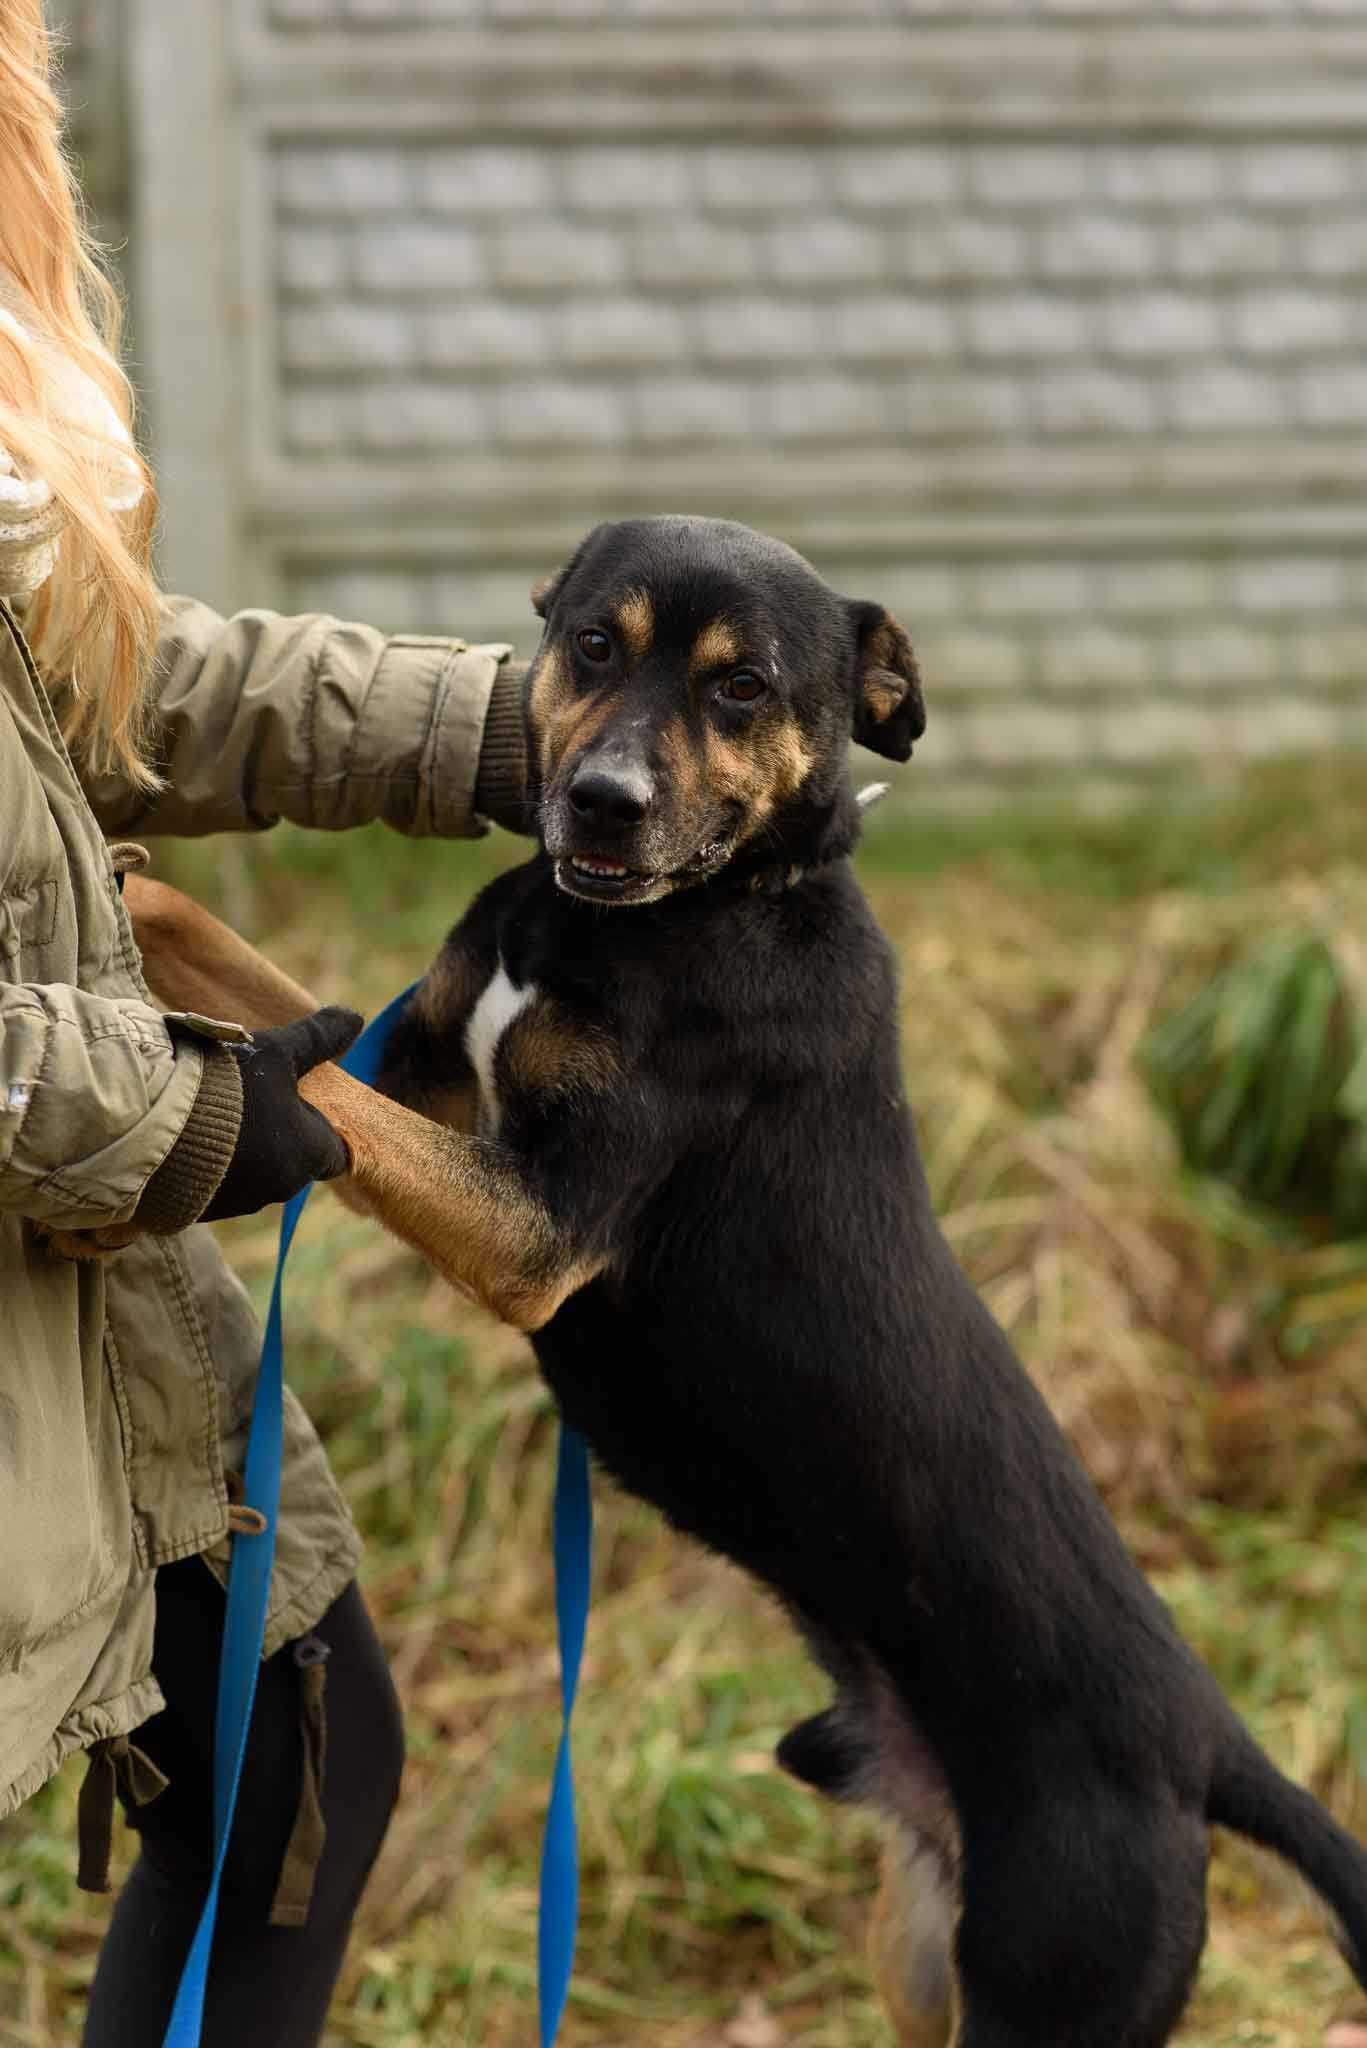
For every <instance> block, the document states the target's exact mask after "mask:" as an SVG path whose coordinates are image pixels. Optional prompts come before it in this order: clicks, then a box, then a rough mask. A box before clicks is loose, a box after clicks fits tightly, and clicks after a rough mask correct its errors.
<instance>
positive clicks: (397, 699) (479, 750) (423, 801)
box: [89, 598, 525, 838]
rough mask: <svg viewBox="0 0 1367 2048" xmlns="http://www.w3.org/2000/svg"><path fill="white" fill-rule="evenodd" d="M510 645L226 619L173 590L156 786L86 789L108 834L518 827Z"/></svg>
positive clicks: (518, 685)
mask: <svg viewBox="0 0 1367 2048" xmlns="http://www.w3.org/2000/svg"><path fill="white" fill-rule="evenodd" d="M508 653H509V650H508V649H507V648H506V647H467V646H466V645H465V643H464V642H463V641H460V640H443V639H432V638H426V637H424V636H421V635H416V634H396V635H394V636H392V637H386V636H385V635H384V634H382V633H378V632H376V631H374V630H373V628H371V627H369V626H360V625H352V624H347V623H344V622H343V621H341V620H338V619H334V618H329V617H327V616H326V615H322V614H316V613H315V614H308V615H305V616H303V617H299V618H285V617H282V616H280V615H279V614H277V613H274V612H264V611H246V612H238V613H237V614H236V615H235V616H234V617H232V618H229V619H224V618H221V617H220V616H219V614H218V613H217V612H215V611H212V610H211V609H210V608H209V606H208V605H202V604H197V603H195V602H193V601H192V600H190V599H187V598H168V599H167V600H166V613H165V623H164V627H163V631H162V637H161V642H160V648H159V659H158V664H157V679H156V682H155V684H154V691H155V699H156V708H155V725H156V733H157V738H156V765H157V766H158V767H159V768H160V770H161V772H162V774H163V775H164V777H165V780H166V787H165V788H164V789H163V790H162V791H161V792H160V793H159V794H157V795H155V796H153V797H151V798H148V797H147V796H145V795H143V794H141V793H139V792H137V791H134V790H132V789H130V788H129V786H128V785H127V784H126V783H124V782H123V781H121V780H120V779H119V778H117V777H107V778H104V779H102V780H100V781H98V782H96V783H94V784H93V786H91V787H90V788H89V794H90V797H91V801H92V803H93V804H94V807H95V811H96V815H97V816H98V818H99V820H100V823H101V824H102V825H103V827H104V828H105V830H106V831H108V832H121V833H127V832H136V833H138V834H140V835H142V834H151V833H156V832H166V833H176V834H179V835H182V836H184V837H193V836H197V835H199V834H202V833H206V832H243V831H255V830H259V829H261V828H263V827H265V826H268V825H274V824H276V823H277V822H278V821H279V820H280V819H281V818H287V819H289V820H291V821H292V822H293V823H295V824H298V825H310V826H314V827H317V828H318V829H320V830H323V831H339V830H342V829H343V828H345V827H347V826H350V825H367V824H371V823H373V822H374V821H375V820H377V819H379V820H383V822H384V823H385V824H387V825H392V826H393V827H394V828H395V829H396V830H397V831H400V832H405V833H408V834H410V835H411V836H413V837H423V836H427V835H432V834H435V835H438V836H440V837H442V838H469V837H472V836H474V835H475V834H477V833H478V832H480V831H482V830H483V820H484V819H485V818H493V819H495V820H496V821H497V822H498V823H500V824H505V825H507V826H509V827H510V828H511V829H513V830H517V829H520V828H521V827H522V825H523V813H522V786H523V742H522V680H523V676H524V673H525V671H524V669H523V668H522V667H521V666H520V665H514V664H512V663H510V662H509V661H508V660H507V656H508Z"/></svg>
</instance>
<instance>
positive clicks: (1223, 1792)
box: [1206, 1722, 1367, 1989]
mask: <svg viewBox="0 0 1367 2048" xmlns="http://www.w3.org/2000/svg"><path fill="white" fill-rule="evenodd" d="M1206 1814H1207V1817H1208V1819H1210V1820H1212V1821H1214V1822H1215V1823H1216V1824H1217V1825H1218V1826H1220V1827H1223V1828H1233V1829H1234V1831H1235V1832H1236V1833H1237V1834H1240V1835H1247V1836H1248V1838H1249V1840H1250V1841H1254V1842H1257V1843H1259V1844H1260V1845H1261V1846H1262V1847H1263V1848H1265V1849H1271V1850H1272V1851H1273V1852H1274V1854H1275V1855H1278V1856H1280V1857H1282V1858H1283V1859H1284V1861H1286V1862H1287V1863H1290V1864H1293V1865H1294V1866H1295V1868H1296V1869H1297V1870H1299V1871H1300V1873H1301V1875H1302V1876H1303V1877H1305V1878H1306V1879H1307V1880H1308V1881H1309V1883H1310V1884H1311V1885H1313V1887H1314V1889H1315V1890H1316V1891H1317V1892H1318V1893H1319V1895H1320V1897H1321V1898H1322V1899H1323V1900H1324V1901H1325V1903H1326V1904H1327V1905H1328V1906H1330V1907H1331V1908H1332V1910H1333V1913H1334V1916H1335V1918H1336V1920H1337V1921H1338V1928H1339V1943H1340V1946H1341V1947H1342V1949H1343V1953H1344V1958H1345V1960H1346V1961H1347V1963H1348V1967H1349V1968H1350V1969H1351V1970H1352V1972H1353V1975H1354V1976H1355V1977H1356V1978H1357V1980H1358V1982H1359V1984H1361V1985H1362V1986H1363V1988H1364V1989H1367V1850H1364V1849H1363V1848H1362V1847H1361V1846H1360V1845H1359V1844H1358V1843H1357V1842H1355V1841H1354V1840H1353V1838H1352V1836H1351V1835H1350V1834H1349V1833H1348V1832H1347V1831H1346V1829H1344V1828H1341V1827H1340V1826H1339V1825H1338V1823H1337V1821H1334V1820H1331V1819H1330V1817H1329V1815H1328V1814H1327V1813H1326V1812H1325V1810H1324V1808H1323V1807H1322V1806H1321V1805H1320V1803H1319V1801H1318V1800H1317V1799H1314V1798H1312V1797H1311V1795H1310V1793H1308V1792H1305V1791H1303V1790H1302V1789H1301V1787H1300V1786H1299V1785H1294V1784H1292V1782H1291V1780H1290V1779H1289V1778H1284V1777H1283V1776H1282V1774H1281V1772H1280V1771H1279V1770H1278V1769H1277V1767H1276V1765H1275V1764H1274V1763H1273V1762H1272V1761H1271V1759H1270V1758H1268V1757H1266V1756H1264V1755H1263V1752H1262V1751H1261V1750H1260V1749H1259V1747H1258V1745H1257V1743H1256V1742H1255V1741H1254V1740H1253V1737H1252V1736H1251V1735H1250V1734H1249V1733H1248V1731H1247V1729H1245V1728H1242V1727H1240V1726H1239V1724H1238V1723H1237V1722H1236V1723H1234V1724H1233V1725H1232V1727H1231V1730H1230V1736H1229V1741H1228V1743H1227V1746H1226V1748H1225V1752H1224V1754H1223V1756H1222V1757H1221V1758H1220V1760H1219V1761H1218V1762H1217V1764H1216V1767H1215V1771H1214V1774H1213V1777H1212V1780H1211V1787H1210V1796H1209V1799H1208V1801H1207V1805H1206Z"/></svg>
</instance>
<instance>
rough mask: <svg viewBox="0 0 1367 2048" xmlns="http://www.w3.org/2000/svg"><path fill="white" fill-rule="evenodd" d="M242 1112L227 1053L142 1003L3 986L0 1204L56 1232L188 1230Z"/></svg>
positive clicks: (227, 1154) (219, 1173)
mask: <svg viewBox="0 0 1367 2048" xmlns="http://www.w3.org/2000/svg"><path fill="white" fill-rule="evenodd" d="M241 1118H242V1083H241V1080H240V1077H239V1074H238V1069H237V1062H236V1060H235V1059H234V1058H233V1056H232V1055H231V1054H229V1053H227V1052H225V1051H224V1050H223V1049H222V1048H221V1047H220V1046H217V1045H215V1044H213V1043H212V1042H211V1041H210V1040H207V1039H199V1038H197V1037H196V1036H195V1035H194V1034H193V1032H192V1031H189V1030H185V1029H183V1028H182V1027H181V1026H180V1025H179V1024H178V1023H177V1022H176V1021H175V1020H173V1019H172V1020H168V1019H167V1018H164V1017H163V1016H162V1015H161V1014H160V1012H159V1011H157V1010H154V1009H153V1008H152V1006H151V1005H150V1004H149V1003H142V1002H139V1001H137V1000H136V999H129V1000H127V1001H124V1000H114V999H111V998H108V997H103V996H94V995H88V994H86V993H85V992H84V991H82V990H80V989H75V988H67V987H63V986H60V985H46V984H45V985H42V986H30V985H26V984H24V983H17V984H10V985H8V986H0V1210H9V1211H11V1212H12V1213H14V1214H17V1215H20V1216H26V1217H29V1218H31V1219H32V1220H33V1221H34V1222H37V1223H46V1224H49V1225H51V1226H52V1227H53V1228H54V1229H59V1230H92V1229H97V1228H99V1227H100V1226H102V1225H109V1224H116V1223H127V1222H128V1221H130V1219H131V1218H132V1217H133V1216H134V1213H135V1212H136V1214H137V1218H138V1222H139V1224H140V1225H141V1226H142V1227H143V1228H146V1229H148V1230H151V1231H153V1232H166V1231H173V1230H181V1229H184V1227H185V1226H186V1224H188V1223H192V1222H193V1221H194V1219H195V1218H196V1217H197V1216H198V1215H199V1213H200V1211H201V1210H202V1209H204V1208H206V1207H207V1206H208V1204H209V1202H210V1200H211V1199H212V1197H213V1194H214V1192H215V1190H216V1189H217V1187H218V1184H219V1182H220V1181H221V1180H222V1178H223V1175H224V1172H225V1171H226V1169H227V1165H228V1161H229V1159H230V1158H231V1157H232V1153H233V1147H234V1144H235V1142H236V1138H237V1131H238V1127H239V1124H240V1123H241Z"/></svg>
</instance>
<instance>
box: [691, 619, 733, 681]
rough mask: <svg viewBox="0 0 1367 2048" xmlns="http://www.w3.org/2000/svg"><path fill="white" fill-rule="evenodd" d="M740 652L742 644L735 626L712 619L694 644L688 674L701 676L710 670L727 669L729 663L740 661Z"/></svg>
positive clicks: (724, 621) (721, 620) (722, 620)
mask: <svg viewBox="0 0 1367 2048" xmlns="http://www.w3.org/2000/svg"><path fill="white" fill-rule="evenodd" d="M740 652H741V643H740V639H739V636H738V635H737V633H736V630H735V628H734V626H731V625H729V624H728V623H727V621H726V620H725V619H711V620H709V621H708V623H707V625H705V626H704V627H703V629H702V631H701V632H700V633H699V635H698V637H697V639H696V640H695V641H694V642H693V651H692V653H691V654H690V655H689V657H688V673H689V674H690V675H691V676H700V675H705V674H706V673H707V671H708V670H709V669H713V668H725V666H726V665H727V663H728V662H732V661H739V659H740Z"/></svg>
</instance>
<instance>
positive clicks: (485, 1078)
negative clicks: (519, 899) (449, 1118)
mask: <svg viewBox="0 0 1367 2048" xmlns="http://www.w3.org/2000/svg"><path fill="white" fill-rule="evenodd" d="M536 992H537V991H536V983H535V982H534V981H529V982H528V983H527V984H526V986H525V987H524V988H515V987H514V985H513V983H512V982H511V981H509V979H508V974H507V970H506V968H505V967H504V965H503V963H502V961H500V962H499V966H498V972H497V974H495V975H494V976H493V977H492V979H491V980H490V982H489V985H488V987H487V988H486V989H485V991H484V993H483V995H482V996H481V997H480V999H479V1001H478V1002H477V1003H476V1004H475V1007H474V1009H473V1010H472V1011H471V1012H470V1021H469V1023H468V1024H467V1025H466V1027H465V1050H466V1053H467V1055H468V1057H469V1061H470V1065H471V1066H472V1067H473V1068H474V1070H475V1073H476V1075H477V1076H478V1079H479V1102H480V1109H481V1112H482V1115H481V1123H482V1125H483V1127H484V1128H485V1130H487V1131H488V1132H490V1133H493V1132H495V1131H497V1129H498V1090H497V1088H496V1087H495V1085H494V1055H495V1054H496V1053H497V1051H498V1042H499V1040H500V1038H502V1036H503V1034H504V1032H505V1031H506V1030H507V1029H508V1026H509V1025H510V1024H511V1023H512V1021H513V1019H514V1017H520V1016H521V1014H522V1012H523V1011H524V1010H525V1009H526V1007H527V1005H528V1003H530V1002H534V1001H535V999H536Z"/></svg>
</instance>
